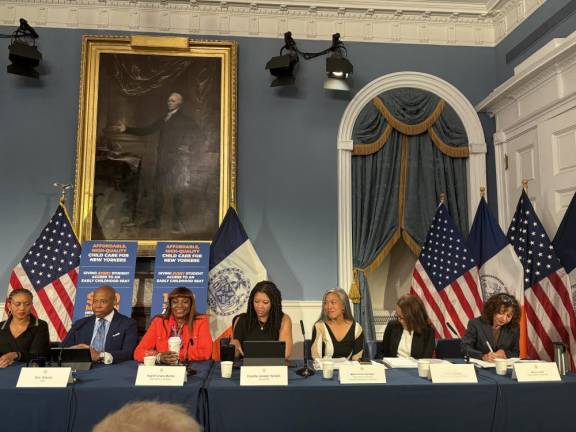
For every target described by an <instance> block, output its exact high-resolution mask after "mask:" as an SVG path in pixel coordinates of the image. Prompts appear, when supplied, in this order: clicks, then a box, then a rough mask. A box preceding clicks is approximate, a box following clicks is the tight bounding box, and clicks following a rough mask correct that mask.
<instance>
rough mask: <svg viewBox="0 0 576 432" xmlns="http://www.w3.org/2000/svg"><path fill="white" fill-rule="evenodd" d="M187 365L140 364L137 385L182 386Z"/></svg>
mask: <svg viewBox="0 0 576 432" xmlns="http://www.w3.org/2000/svg"><path fill="white" fill-rule="evenodd" d="M185 379H186V366H138V374H137V375H136V383H135V385H136V386H162V387H181V386H183V385H184V380H185Z"/></svg>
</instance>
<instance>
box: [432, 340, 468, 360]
mask: <svg viewBox="0 0 576 432" xmlns="http://www.w3.org/2000/svg"><path fill="white" fill-rule="evenodd" d="M436 357H437V358H440V359H445V358H464V354H463V353H462V340H460V339H439V340H438V342H437V343H436Z"/></svg>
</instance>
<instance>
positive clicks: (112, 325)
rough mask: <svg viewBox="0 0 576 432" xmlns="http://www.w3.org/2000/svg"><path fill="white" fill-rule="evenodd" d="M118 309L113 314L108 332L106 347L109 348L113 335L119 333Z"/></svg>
mask: <svg viewBox="0 0 576 432" xmlns="http://www.w3.org/2000/svg"><path fill="white" fill-rule="evenodd" d="M118 321H119V318H118V311H114V316H112V321H111V322H110V327H108V334H107V335H106V342H105V345H104V347H105V348H106V349H109V347H110V343H111V342H112V336H113V335H114V334H115V333H117V331H116V330H117V328H118Z"/></svg>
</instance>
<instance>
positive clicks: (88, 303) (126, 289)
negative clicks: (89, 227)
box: [74, 240, 137, 320]
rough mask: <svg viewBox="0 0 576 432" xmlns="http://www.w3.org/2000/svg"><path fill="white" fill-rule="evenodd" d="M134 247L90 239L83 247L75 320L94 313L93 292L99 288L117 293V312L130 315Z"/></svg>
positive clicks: (135, 245) (122, 242) (135, 244)
mask: <svg viewBox="0 0 576 432" xmlns="http://www.w3.org/2000/svg"><path fill="white" fill-rule="evenodd" d="M136 248H137V243H136V242H129V241H101V240H100V241H98V240H90V241H86V242H85V243H84V244H83V245H82V255H81V256H80V274H79V275H78V288H77V290H76V302H75V303H74V320H78V319H80V318H84V317H87V316H91V315H92V314H93V312H92V300H93V297H94V291H95V290H96V288H98V287H100V286H102V285H110V286H111V287H112V288H114V289H115V290H116V310H117V311H119V312H120V313H121V314H123V315H126V316H130V315H131V314H132V290H133V289H134V267H135V266H136Z"/></svg>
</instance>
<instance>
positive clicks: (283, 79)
mask: <svg viewBox="0 0 576 432" xmlns="http://www.w3.org/2000/svg"><path fill="white" fill-rule="evenodd" d="M298 61H299V58H298V53H297V51H296V42H295V41H294V39H292V33H290V32H286V33H285V34H284V46H283V47H282V48H281V49H280V55H279V56H276V57H272V58H271V59H270V60H269V61H268V63H266V69H268V70H269V71H270V73H271V74H272V75H274V76H275V77H276V79H275V80H274V81H272V83H271V84H270V87H279V86H289V85H294V83H295V82H296V78H295V77H294V68H295V67H296V65H297V64H298Z"/></svg>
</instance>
